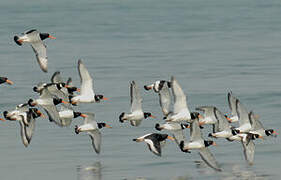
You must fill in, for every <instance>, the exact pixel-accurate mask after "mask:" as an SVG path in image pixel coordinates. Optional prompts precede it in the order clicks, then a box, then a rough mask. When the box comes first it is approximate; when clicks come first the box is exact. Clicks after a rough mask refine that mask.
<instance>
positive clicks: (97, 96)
mask: <svg viewBox="0 0 281 180" xmlns="http://www.w3.org/2000/svg"><path fill="white" fill-rule="evenodd" d="M102 99H103V95H101V94H99V95H95V101H96V102H100V100H102Z"/></svg>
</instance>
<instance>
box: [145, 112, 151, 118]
mask: <svg viewBox="0 0 281 180" xmlns="http://www.w3.org/2000/svg"><path fill="white" fill-rule="evenodd" d="M143 115H144V119H146V118H148V117H151V116H152V114H151V113H150V112H144V113H143Z"/></svg>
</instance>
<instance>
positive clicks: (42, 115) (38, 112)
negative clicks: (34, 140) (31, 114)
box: [36, 110, 46, 118]
mask: <svg viewBox="0 0 281 180" xmlns="http://www.w3.org/2000/svg"><path fill="white" fill-rule="evenodd" d="M36 113H37V114H40V117H42V118H46V116H45V115H44V114H43V113H42V112H41V111H39V110H38V111H37V112H36Z"/></svg>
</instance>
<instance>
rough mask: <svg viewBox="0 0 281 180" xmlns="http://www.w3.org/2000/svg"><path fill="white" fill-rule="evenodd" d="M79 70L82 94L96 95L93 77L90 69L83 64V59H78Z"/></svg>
mask: <svg viewBox="0 0 281 180" xmlns="http://www.w3.org/2000/svg"><path fill="white" fill-rule="evenodd" d="M78 72H79V76H80V80H81V93H80V94H81V95H94V94H95V93H94V90H93V79H92V77H91V76H90V74H89V71H88V70H87V68H86V67H85V65H84V64H83V62H82V60H81V59H79V60H78Z"/></svg>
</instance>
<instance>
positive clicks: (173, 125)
mask: <svg viewBox="0 0 281 180" xmlns="http://www.w3.org/2000/svg"><path fill="white" fill-rule="evenodd" d="M189 127H190V126H189V124H183V123H177V122H167V123H165V124H158V123H157V124H155V129H156V130H158V131H162V130H168V131H170V132H171V133H172V134H173V138H174V139H175V141H176V143H177V144H178V145H180V142H181V141H185V140H186V137H185V135H184V134H185V133H184V129H186V128H189Z"/></svg>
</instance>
